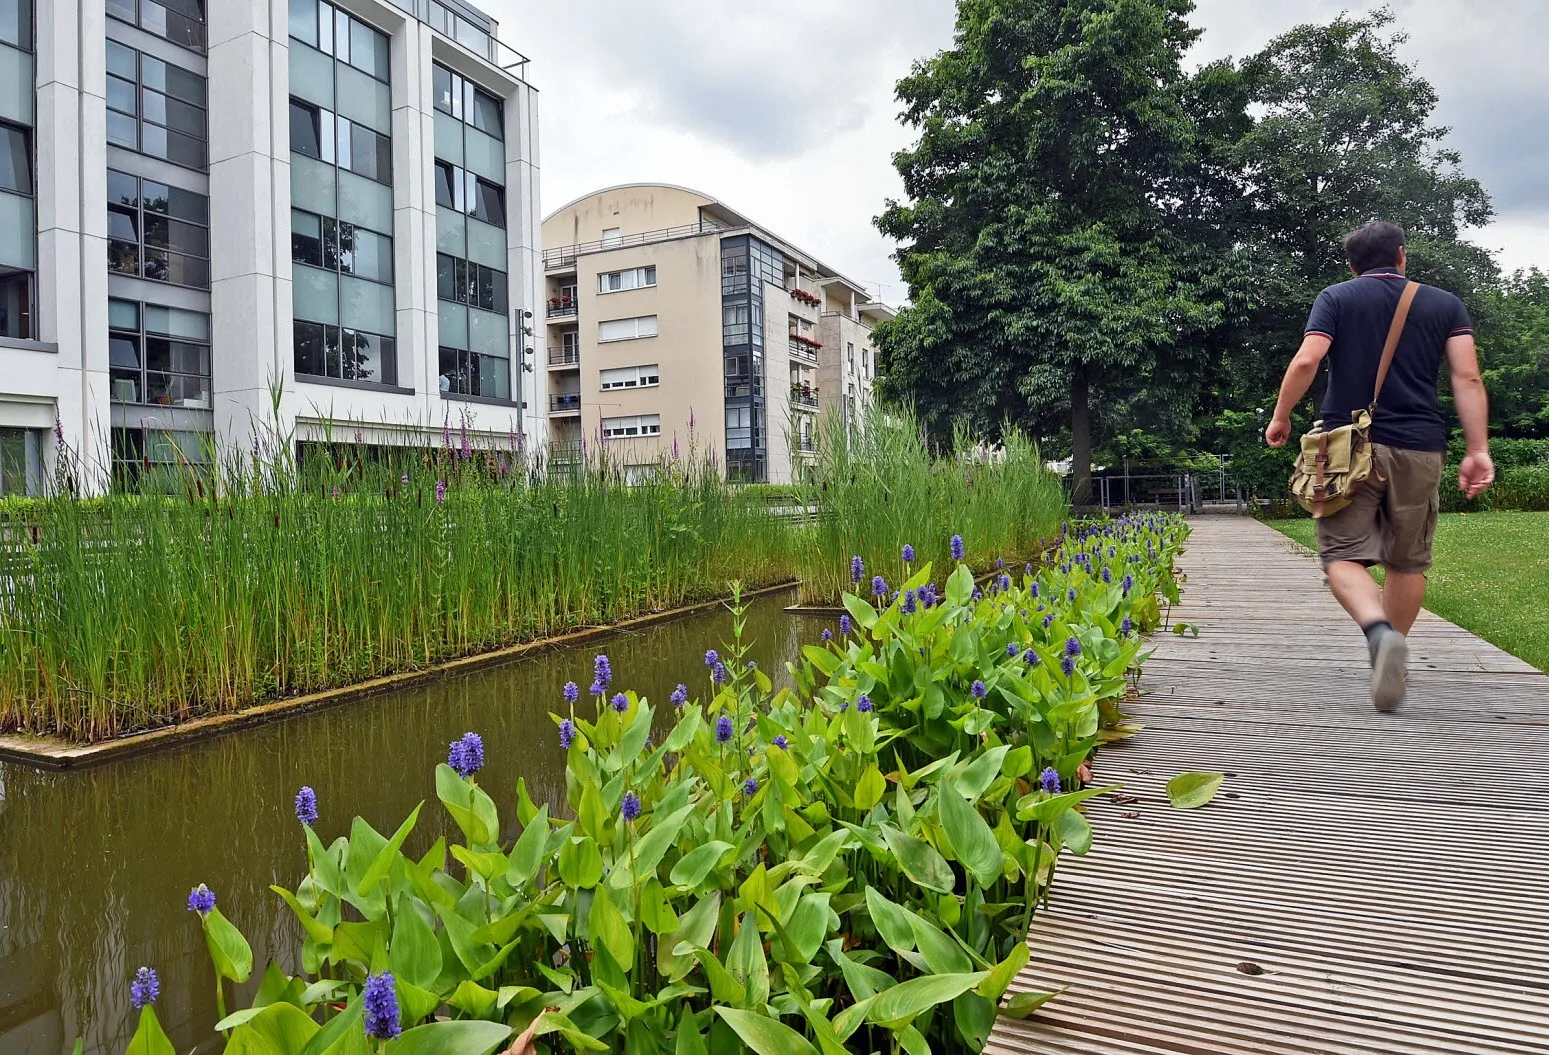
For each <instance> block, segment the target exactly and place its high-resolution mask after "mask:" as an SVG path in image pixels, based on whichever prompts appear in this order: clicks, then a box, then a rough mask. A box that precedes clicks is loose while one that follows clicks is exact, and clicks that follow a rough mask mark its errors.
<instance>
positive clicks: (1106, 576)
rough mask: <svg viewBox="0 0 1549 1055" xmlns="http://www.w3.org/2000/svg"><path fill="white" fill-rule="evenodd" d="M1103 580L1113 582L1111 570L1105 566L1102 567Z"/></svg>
mask: <svg viewBox="0 0 1549 1055" xmlns="http://www.w3.org/2000/svg"><path fill="white" fill-rule="evenodd" d="M1103 582H1105V583H1110V582H1113V572H1111V571H1109V570H1108V569H1107V568H1104V569H1103Z"/></svg>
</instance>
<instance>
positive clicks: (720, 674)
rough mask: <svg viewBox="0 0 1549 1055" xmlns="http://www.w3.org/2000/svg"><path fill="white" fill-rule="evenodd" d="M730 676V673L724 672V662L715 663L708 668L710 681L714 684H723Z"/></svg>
mask: <svg viewBox="0 0 1549 1055" xmlns="http://www.w3.org/2000/svg"><path fill="white" fill-rule="evenodd" d="M730 677H731V675H730V674H728V673H727V672H726V664H724V663H717V664H716V665H715V666H714V667H712V668H711V669H710V681H711V682H712V683H714V684H716V685H725V684H726V682H727V680H728V679H729V678H730Z"/></svg>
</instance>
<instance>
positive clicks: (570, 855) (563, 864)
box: [559, 835, 602, 890]
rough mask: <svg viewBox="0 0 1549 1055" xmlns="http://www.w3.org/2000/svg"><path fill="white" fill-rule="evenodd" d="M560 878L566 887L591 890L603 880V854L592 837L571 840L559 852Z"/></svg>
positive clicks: (586, 836)
mask: <svg viewBox="0 0 1549 1055" xmlns="http://www.w3.org/2000/svg"><path fill="white" fill-rule="evenodd" d="M559 877H560V878H561V879H562V880H564V882H565V885H566V886H570V887H576V888H579V889H582V890H586V889H590V888H591V887H594V886H596V885H597V883H598V881H599V880H600V879H602V854H601V853H599V852H598V850H597V843H596V842H595V841H594V840H593V839H592V837H591V836H590V835H583V836H581V837H580V838H579V839H576V838H571V839H569V840H567V841H566V843H565V845H564V846H563V847H561V848H560V851H559Z"/></svg>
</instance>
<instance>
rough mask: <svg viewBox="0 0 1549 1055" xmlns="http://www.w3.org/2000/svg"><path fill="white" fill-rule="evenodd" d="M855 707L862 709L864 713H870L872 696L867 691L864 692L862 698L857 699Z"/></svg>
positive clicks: (858, 709)
mask: <svg viewBox="0 0 1549 1055" xmlns="http://www.w3.org/2000/svg"><path fill="white" fill-rule="evenodd" d="M855 709H856V710H857V711H860V712H861V713H862V714H870V713H871V697H870V696H867V695H866V694H865V693H862V694H861V698H860V699H858V700H856V701H855Z"/></svg>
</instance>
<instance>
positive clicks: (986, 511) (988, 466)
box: [799, 408, 1068, 604]
mask: <svg viewBox="0 0 1549 1055" xmlns="http://www.w3.org/2000/svg"><path fill="white" fill-rule="evenodd" d="M817 448H818V461H817V471H816V472H815V473H814V474H813V477H812V478H811V479H810V480H809V481H808V482H807V483H806V484H805V485H803V486H802V487H800V488H799V492H800V496H801V498H802V500H804V501H805V502H806V504H807V505H809V506H810V507H812V508H815V509H816V510H818V517H817V522H816V525H815V527H814V529H813V530H812V531H811V532H810V533H808V534H806V535H804V536H803V538H802V542H803V546H802V550H801V557H800V560H801V600H802V602H803V603H806V604H837V603H838V601H839V598H840V597H841V596H842V595H843V593H844V592H845V591H846V590H848V589H850V588H851V584H852V574H851V560H852V558H853V557H856V556H858V557H860V558H861V561H862V564H863V566H864V569H865V571H864V576H865V578H866V579H868V580H869V579H870V577H871V576H873V575H881V576H883V577H884V578H885V579H886V580H887V581H888V582H889V583H890V584H892V585H895V586H896V585H897V583H898V582H899V581H901V580H902V576H903V570H904V569H903V561H902V557H901V554H902V550H903V547H904V546H905V545H910V546H913V547H914V550H915V554H916V563H917V564H919V563H924V562H926V561H931V562H934V563H935V564H936V565H937V566H938V567H949V566H951V562H952V559H953V558H952V553H951V548H950V543H951V539H952V536H954V535H958V536H961V537H962V538H963V539H964V540H965V543H966V545H967V551H968V552H969V553H970V554H971V555H973V556H974V557H976V558H978V561H979V564H978V565H977V567H978V570H985V568H986V567H987V566H988V565H989V564H991V563H992V562H993V560H994V559H995V558H997V557H998V558H1000V559H1003V560H1005V561H1006V562H1010V563H1014V562H1019V561H1024V560H1026V559H1028V558H1030V557H1031V556H1033V555H1034V554H1035V553H1036V552H1037V550H1038V549H1039V548H1040V545H1041V543H1042V541H1043V540H1044V539H1045V538H1046V537H1048V536H1051V535H1053V534H1054V531H1055V529H1056V527H1057V526H1058V524H1059V522H1060V520H1061V518H1062V517H1064V516H1065V514H1066V510H1067V508H1068V506H1067V503H1066V498H1065V494H1064V491H1063V489H1062V487H1061V485H1060V482H1059V480H1058V478H1056V477H1055V476H1054V475H1053V474H1052V473H1050V472H1049V471H1048V470H1047V469H1046V468H1045V467H1044V465H1043V461H1042V459H1041V458H1040V456H1039V453H1038V449H1037V447H1036V446H1035V445H1034V444H1033V443H1032V441H1030V440H1029V439H1028V438H1027V437H1026V436H1025V435H1023V434H1022V433H1021V432H1019V431H1017V430H1016V429H1014V428H1008V429H1006V431H1005V436H1004V438H1003V439H1002V441H1001V443H1000V444H999V445H998V446H996V447H989V446H986V445H984V444H982V443H979V442H977V441H975V440H974V438H973V437H971V436H970V435H969V434H968V433H967V432H966V431H965V430H963V429H958V430H957V431H956V433H955V435H954V437H953V444H952V448H951V450H950V451H948V452H946V453H945V454H942V455H938V454H935V453H933V452H932V451H931V449H930V447H929V446H928V445H927V443H926V442H925V439H924V437H923V434H922V433H921V431H920V428H919V425H918V424H917V422H916V421H915V419H914V417H913V415H911V414H908V413H899V412H895V411H892V410H887V409H881V408H876V409H873V410H872V411H870V412H869V413H868V414H867V415H866V416H865V418H864V419H863V420H862V421H861V422H860V423H859V425H858V427H854V428H851V427H849V426H847V425H846V423H845V422H844V421H843V420H842V419H841V418H840V417H839V416H838V415H829V416H827V417H825V419H824V421H823V423H822V424H821V426H820V428H819V435H818V439H817Z"/></svg>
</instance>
